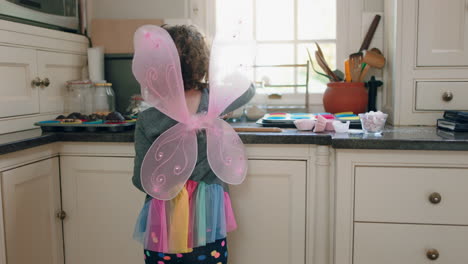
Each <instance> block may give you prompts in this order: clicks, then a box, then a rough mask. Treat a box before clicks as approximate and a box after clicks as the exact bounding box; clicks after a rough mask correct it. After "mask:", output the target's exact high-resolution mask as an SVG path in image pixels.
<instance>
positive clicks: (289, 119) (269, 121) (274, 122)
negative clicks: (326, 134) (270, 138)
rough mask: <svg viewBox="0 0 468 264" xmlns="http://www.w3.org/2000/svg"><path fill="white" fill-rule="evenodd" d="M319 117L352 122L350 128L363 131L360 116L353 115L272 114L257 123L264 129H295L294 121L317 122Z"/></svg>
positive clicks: (345, 113) (348, 113) (346, 113)
mask: <svg viewBox="0 0 468 264" xmlns="http://www.w3.org/2000/svg"><path fill="white" fill-rule="evenodd" d="M318 115H321V116H323V117H325V118H326V119H333V120H339V121H342V122H346V121H350V128H354V129H361V122H360V120H359V116H357V115H355V114H353V113H351V112H344V113H337V114H330V113H270V114H266V115H264V116H263V117H262V118H260V119H259V120H258V121H257V122H256V123H257V124H258V125H261V126H263V127H282V128H294V127H295V125H294V121H295V120H301V119H313V120H315V119H316V117H317V116H318Z"/></svg>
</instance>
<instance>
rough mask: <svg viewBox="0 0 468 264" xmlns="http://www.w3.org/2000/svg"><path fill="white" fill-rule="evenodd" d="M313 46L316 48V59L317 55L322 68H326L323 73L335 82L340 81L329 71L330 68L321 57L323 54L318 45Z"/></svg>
mask: <svg viewBox="0 0 468 264" xmlns="http://www.w3.org/2000/svg"><path fill="white" fill-rule="evenodd" d="M315 46H317V51H316V57H317V54H318V56H319V58H320V60H321V62H322V64H323V66H324V67H325V68H326V69H324V71H325V72H326V73H327V74H328V75H330V76H331V77H332V78H333V80H334V81H335V82H339V81H341V80H340V78H338V76H336V74H335V73H334V72H333V71H332V70H331V69H330V66H329V65H328V63H327V61H326V60H325V56H324V55H323V52H322V49H321V48H320V45H319V44H318V43H317V42H315ZM317 62H318V59H317ZM319 65H320V63H319ZM322 69H323V67H322Z"/></svg>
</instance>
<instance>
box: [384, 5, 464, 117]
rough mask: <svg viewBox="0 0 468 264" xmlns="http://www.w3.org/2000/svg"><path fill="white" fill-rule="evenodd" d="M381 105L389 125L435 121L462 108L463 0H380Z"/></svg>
mask: <svg viewBox="0 0 468 264" xmlns="http://www.w3.org/2000/svg"><path fill="white" fill-rule="evenodd" d="M384 31H385V41H386V43H385V45H384V53H385V55H386V57H387V62H388V66H389V67H385V69H384V84H385V87H384V93H383V110H384V111H385V112H388V113H389V114H390V119H389V121H390V122H391V123H392V124H394V125H427V126H435V125H436V122H437V119H438V118H442V114H443V112H444V110H468V101H467V100H465V99H464V98H466V95H467V94H468V2H467V1H466V0H444V1H442V0H385V23H384Z"/></svg>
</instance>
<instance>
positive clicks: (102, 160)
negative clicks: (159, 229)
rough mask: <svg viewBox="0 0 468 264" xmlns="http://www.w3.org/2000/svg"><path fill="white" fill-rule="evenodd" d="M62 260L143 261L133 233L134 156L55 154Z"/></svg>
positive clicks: (77, 263) (138, 202)
mask: <svg viewBox="0 0 468 264" xmlns="http://www.w3.org/2000/svg"><path fill="white" fill-rule="evenodd" d="M60 167H61V177H62V193H63V195H62V201H63V210H64V211H65V212H66V213H67V218H66V219H65V220H64V222H63V229H64V240H65V257H66V263H67V264H81V263H87V264H93V263H96V264H103V263H112V264H127V263H142V262H143V248H142V246H141V245H140V244H139V243H138V242H136V241H134V240H133V239H132V234H133V229H134V226H135V221H136V218H137V216H138V213H139V212H140V210H141V207H142V206H143V202H144V199H145V195H144V193H142V192H140V191H139V190H137V189H136V188H135V187H133V185H132V181H131V177H132V174H133V158H121V157H77V156H66V157H61V158H60Z"/></svg>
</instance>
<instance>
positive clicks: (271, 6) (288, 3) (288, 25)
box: [255, 0, 294, 41]
mask: <svg viewBox="0 0 468 264" xmlns="http://www.w3.org/2000/svg"><path fill="white" fill-rule="evenodd" d="M256 3H257V4H256V12H255V13H256V22H257V27H256V28H257V29H256V30H257V40H260V41H261V40H293V39H294V1H293V0H257V1H256Z"/></svg>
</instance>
